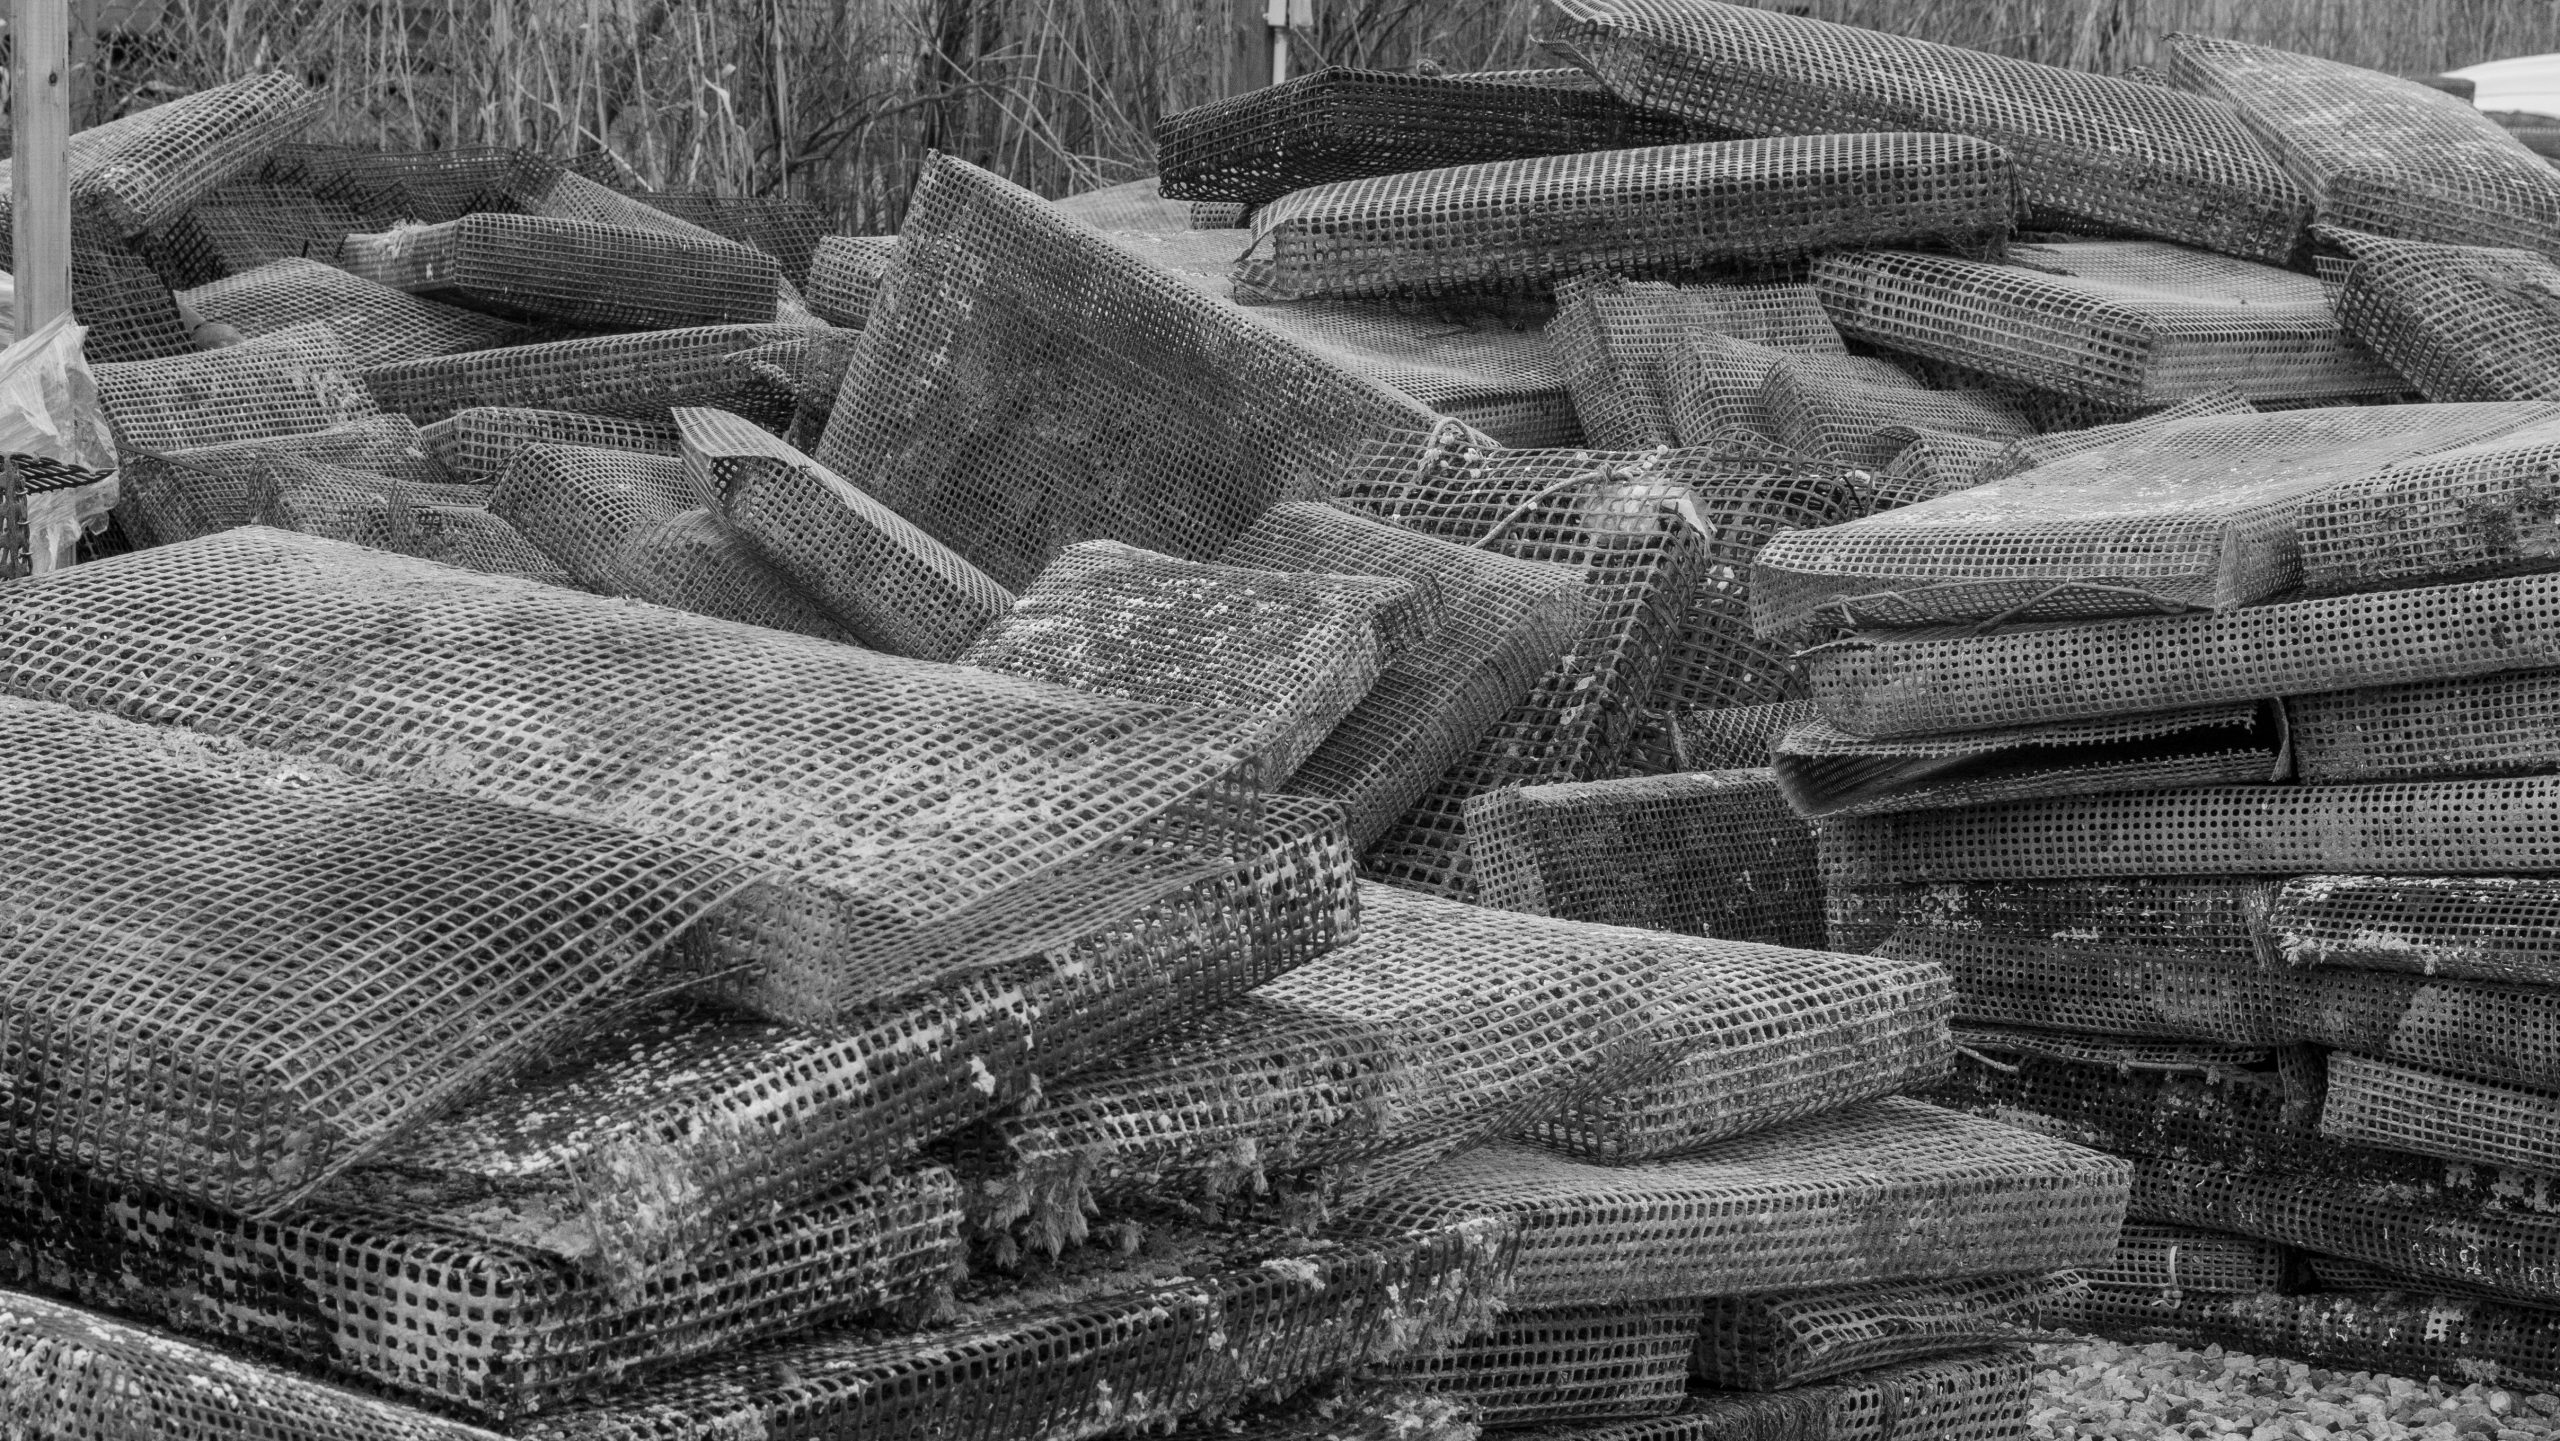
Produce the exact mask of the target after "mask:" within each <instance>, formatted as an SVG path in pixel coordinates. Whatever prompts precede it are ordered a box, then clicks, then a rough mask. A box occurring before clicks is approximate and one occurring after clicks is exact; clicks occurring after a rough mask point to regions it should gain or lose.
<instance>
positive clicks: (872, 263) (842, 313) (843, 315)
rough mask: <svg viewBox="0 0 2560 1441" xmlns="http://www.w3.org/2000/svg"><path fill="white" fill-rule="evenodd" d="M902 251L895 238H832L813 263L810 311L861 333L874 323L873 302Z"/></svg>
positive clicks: (832, 323) (877, 236) (872, 236)
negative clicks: (892, 264)
mask: <svg viewBox="0 0 2560 1441" xmlns="http://www.w3.org/2000/svg"><path fill="white" fill-rule="evenodd" d="M897 250H898V237H896V236H894V235H830V236H828V237H826V238H825V239H824V240H821V241H819V242H818V251H817V254H816V256H815V257H813V258H812V259H811V260H810V262H809V284H808V292H809V294H808V299H809V308H810V309H811V310H813V311H816V312H817V313H818V315H819V317H820V318H822V319H824V320H825V321H826V322H827V323H828V324H830V325H849V326H852V327H853V328H855V329H857V330H859V329H861V328H862V327H863V326H865V325H868V324H870V322H871V306H872V303H873V302H874V301H876V300H878V299H879V296H880V284H881V282H882V281H883V280H886V279H887V278H888V275H889V259H890V257H891V256H893V255H895V254H896V253H897Z"/></svg>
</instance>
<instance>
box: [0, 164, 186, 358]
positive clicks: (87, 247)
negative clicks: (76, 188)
mask: <svg viewBox="0 0 2560 1441" xmlns="http://www.w3.org/2000/svg"><path fill="white" fill-rule="evenodd" d="M7 164H8V162H7V161H5V160H0V170H5V169H6V168H7ZM5 210H6V202H0V211H5ZM14 244H16V234H15V231H14V230H13V229H12V228H11V226H10V225H9V224H8V223H7V221H6V219H5V218H0V245H14ZM71 314H72V318H73V319H75V320H77V321H79V323H80V324H82V325H84V326H87V327H88V329H89V333H88V335H87V336H86V337H84V338H83V339H82V340H81V342H80V347H81V352H82V354H84V355H86V356H87V357H88V359H89V362H90V363H91V364H92V365H95V364H98V363H101V362H130V361H137V360H165V359H168V358H169V357H171V356H176V355H186V354H188V353H190V352H192V351H193V350H194V349H195V342H194V341H193V340H192V339H191V338H190V337H189V335H188V333H187V327H186V325H185V323H184V321H183V320H182V319H181V318H180V317H179V315H178V302H177V300H176V299H175V298H174V297H173V296H171V295H170V293H169V286H168V284H167V282H165V281H163V280H162V279H161V278H160V276H159V275H158V274H157V273H155V272H154V271H153V270H152V268H151V265H150V262H148V261H146V260H145V259H143V257H142V256H141V254H139V253H138V252H137V251H135V250H134V248H133V247H132V245H131V244H129V243H127V242H126V241H123V240H120V239H118V238H116V236H115V235H113V234H112V233H110V231H109V228H108V226H107V224H106V222H105V221H104V220H102V219H100V218H99V217H98V216H96V215H95V214H93V213H91V212H90V211H89V210H88V209H86V208H83V207H75V208H74V209H73V211H72V214H71Z"/></svg>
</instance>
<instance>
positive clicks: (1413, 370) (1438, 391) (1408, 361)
mask: <svg viewBox="0 0 2560 1441" xmlns="http://www.w3.org/2000/svg"><path fill="white" fill-rule="evenodd" d="M1244 312H1245V314H1247V315H1249V316H1251V317H1253V318H1254V319H1255V320H1258V321H1260V322H1262V323H1263V324H1265V325H1268V326H1270V327H1271V328H1273V329H1275V330H1278V331H1280V332H1281V333H1283V334H1285V335H1291V336H1294V337H1296V338H1297V339H1299V340H1301V341H1303V342H1305V343H1306V345H1307V346H1308V347H1309V348H1310V349H1313V350H1316V351H1318V352H1321V353H1323V354H1326V355H1329V356H1331V357H1333V358H1334V359H1335V360H1336V361H1338V362H1340V363H1341V364H1342V365H1343V366H1344V367H1345V368H1347V369H1350V370H1352V371H1355V372H1357V373H1359V374H1362V375H1369V376H1374V377H1376V378H1377V379H1379V380H1381V381H1383V382H1385V383H1386V384H1387V385H1389V386H1391V387H1393V388H1394V389H1395V390H1396V391H1397V392H1399V393H1400V394H1403V395H1407V396H1410V397H1412V398H1413V399H1415V400H1417V401H1419V402H1421V403H1422V404H1424V405H1426V406H1428V407H1430V408H1431V409H1432V410H1434V411H1437V412H1438V413H1440V414H1442V415H1445V416H1448V417H1449V418H1451V419H1453V420H1458V421H1463V422H1465V423H1466V424H1468V425H1472V426H1474V427H1475V428H1476V429H1478V430H1480V431H1482V432H1484V434H1485V435H1486V436H1487V437H1488V438H1490V439H1492V440H1495V441H1497V442H1500V443H1501V444H1504V445H1510V446H1522V447H1528V446H1554V445H1571V444H1574V443H1575V442H1577V441H1579V440H1581V438H1582V422H1581V420H1580V418H1579V417H1578V416H1577V415H1576V414H1575V412H1574V408H1573V397H1572V394H1571V393H1570V392H1569V391H1568V390H1567V389H1566V386H1565V377H1564V369H1563V367H1562V365H1560V364H1559V363H1558V362H1557V360H1556V355H1555V351H1554V348H1553V347H1551V346H1550V345H1548V343H1547V340H1546V337H1545V336H1544V335H1543V334H1541V333H1539V332H1538V331H1535V330H1515V329H1513V328H1512V327H1511V326H1509V325H1508V324H1505V323H1503V322H1502V321H1500V320H1499V319H1498V318H1484V317H1479V318H1478V319H1477V320H1476V321H1474V322H1473V323H1469V324H1463V325H1460V324H1452V323H1450V322H1449V321H1448V320H1447V319H1445V318H1442V317H1433V316H1419V315H1405V314H1400V313H1398V312H1396V311H1394V310H1391V309H1389V308H1387V307H1385V306H1382V305H1376V304H1372V303H1368V302H1362V301H1335V300H1309V301H1300V302H1297V303H1294V304H1282V305H1253V306H1247V307H1244Z"/></svg>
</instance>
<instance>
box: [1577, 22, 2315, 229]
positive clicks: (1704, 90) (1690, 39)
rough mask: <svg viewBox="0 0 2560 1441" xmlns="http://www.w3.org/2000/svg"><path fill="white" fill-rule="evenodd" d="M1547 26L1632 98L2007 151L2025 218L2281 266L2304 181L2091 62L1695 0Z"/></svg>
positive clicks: (1698, 116) (2202, 117)
mask: <svg viewBox="0 0 2560 1441" xmlns="http://www.w3.org/2000/svg"><path fill="white" fill-rule="evenodd" d="M1558 8H1559V9H1560V10H1561V12H1562V15H1563V18H1564V19H1565V21H1566V23H1565V24H1564V25H1562V26H1560V27H1558V30H1557V35H1556V38H1558V39H1561V40H1564V41H1566V42H1567V43H1569V44H1571V45H1572V46H1574V48H1575V49H1576V51H1577V52H1578V53H1579V54H1580V56H1581V58H1582V60H1583V62H1584V63H1585V64H1586V65H1588V66H1589V67H1590V68H1591V70H1592V71H1593V72H1594V73H1596V74H1597V75H1599V76H1600V78H1601V79H1602V80H1604V81H1606V82H1607V83H1608V86H1609V88H1610V90H1611V91H1613V92H1614V93H1616V94H1617V95H1618V96H1619V98H1621V99H1623V100H1625V101H1627V102H1628V103H1629V104H1632V105H1640V106H1644V107H1646V108H1649V109H1657V110H1668V111H1672V112H1674V113H1676V114H1680V115H1685V116H1688V117H1689V118H1691V119H1693V120H1698V121H1703V122H1705V123H1707V124H1709V125H1713V126H1716V127H1719V128H1720V129H1722V130H1724V131H1726V132H1727V133H1731V134H1742V135H1804V134H1819V133H1824V132H1832V131H1842V130H1934V131H1950V132H1954V133H1957V134H1964V135H1973V136H1979V137H1981V138H1982V139H1984V140H1988V141H1990V142H1991V143H1993V144H1995V145H1998V146H1999V147H2000V148H2001V149H2003V150H2005V151H2007V152H2008V154H2009V155H2010V157H2011V160H2012V162H2013V164H2014V165H2015V166H2016V170H2017V176H2018V189H2019V191H2020V193H2021V197H2022V199H2023V200H2024V202H2025V211H2026V217H2025V221H2024V223H2025V224H2026V225H2027V226H2029V227H2030V228H2036V229H2044V228H2056V227H2072V228H2083V229H2085V228H2088V227H2089V226H2091V225H2096V226H2099V227H2104V228H2109V229H2116V228H2121V229H2124V230H2130V231H2133V232H2136V233H2138V234H2142V235H2150V236H2157V237H2159V238H2161V239H2165V240H2176V241H2181V242H2183V243H2185V244H2189V245H2200V246H2203V247H2205V248H2207V249H2210V250H2218V251H2222V252H2225V253H2227V254H2231V255H2240V256H2246V257H2248V258H2250V259H2254V260H2265V261H2271V262H2276V263H2281V262H2283V261H2284V260H2285V259H2287V258H2288V257H2289V256H2290V255H2291V254H2292V252H2293V249H2294V245H2295V242H2296V241H2297V240H2298V239H2299V238H2300V236H2301V232H2302V224H2303V221H2304V220H2305V219H2306V218H2307V217H2306V214H2305V211H2306V209H2307V206H2306V204H2305V202H2304V199H2303V195H2302V192H2301V191H2300V189H2298V188H2297V187H2296V186H2295V185H2294V183H2293V182H2292V181H2291V180H2289V179H2288V178H2286V176H2285V173H2284V172H2283V171H2282V170H2281V169H2279V168H2277V166H2276V164H2275V163H2274V162H2273V161H2271V160H2269V159H2268V158H2267V156H2266V154H2265V152H2263V151H2262V150H2260V149H2259V147H2258V144H2257V142H2256V141H2255V140H2254V139H2252V138H2251V137H2250V135H2249V133H2248V131H2247V130H2245V129H2244V128H2243V127H2242V126H2241V124H2240V121H2239V119H2238V117H2236V116H2234V115H2233V114H2232V112H2231V111H2230V109H2229V108H2227V107H2225V106H2222V105H2217V104H2215V103H2214V102H2213V101H2210V100H2206V99H2203V98H2201V97H2198V96H2194V95H2186V94H2180V93H2178V92H2176V91H2172V90H2165V89H2162V88H2160V87H2158V86H2153V85H2142V84H2137V83H2135V82H2132V81H2128V80H2120V79H2115V78H2113V77H2109V76H2103V75H2091V74H2085V73H2083V72H2080V71H2076V70H2064V69H2060V68H2058V67H2055V66H2050V65H2038V64H2035V63H2034V62H2032V61H2026V60H2013V59H2010V58H2008V57H2006V56H2001V55H1992V54H1987V53H1984V52H1982V51H1979V50H1966V49H1959V48H1957V47H1955V46H1952V45H1940V44H1934V43H1932V42H1929V41H1925V40H1910V39H1905V38H1903V37H1901V36H1898V35H1887V34H1884V33H1881V32H1879V31H1874V30H1862V29H1857V28H1854V27H1851V26H1847V25H1835V24H1831V23H1828V22H1825V21H1821V20H1810V19H1803V18H1800V17H1797V16H1794V15H1786V14H1779V13H1776V12H1772V11H1767V10H1759V9H1750V8H1745V7H1743V6H1740V5H1718V4H1710V3H1706V0H1561V3H1560V4H1559V7H1558Z"/></svg>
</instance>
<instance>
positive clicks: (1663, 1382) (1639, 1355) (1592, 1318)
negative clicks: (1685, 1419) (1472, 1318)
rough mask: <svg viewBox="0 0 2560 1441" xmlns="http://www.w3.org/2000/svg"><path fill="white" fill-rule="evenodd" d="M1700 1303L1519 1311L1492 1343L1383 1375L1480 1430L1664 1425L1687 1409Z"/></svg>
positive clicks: (1463, 1345) (1380, 1371)
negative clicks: (1624, 1419) (1447, 1406)
mask: <svg viewBox="0 0 2560 1441" xmlns="http://www.w3.org/2000/svg"><path fill="white" fill-rule="evenodd" d="M1698 1311H1699V1304H1698V1302H1697V1301H1696V1300H1694V1299H1688V1298H1678V1297H1675V1298H1673V1299H1670V1300H1653V1301H1636V1302H1629V1303H1625V1304H1620V1305H1609V1306H1557V1307H1535V1308H1530V1307H1516V1306H1515V1307H1513V1308H1511V1309H1509V1310H1506V1311H1505V1312H1503V1314H1502V1317H1501V1319H1500V1320H1498V1321H1496V1322H1495V1323H1494V1327H1493V1331H1492V1333H1491V1334H1489V1335H1485V1336H1479V1337H1476V1338H1474V1339H1473V1340H1468V1341H1462V1342H1460V1343H1459V1344H1457V1345H1455V1346H1451V1347H1448V1348H1445V1349H1442V1350H1436V1351H1427V1352H1422V1353H1419V1354H1415V1355H1410V1356H1407V1357H1405V1358H1404V1359H1403V1360H1401V1361H1397V1362H1393V1363H1391V1364H1389V1365H1386V1366H1381V1367H1379V1368H1377V1369H1376V1371H1375V1372H1374V1374H1375V1376H1376V1377H1377V1379H1378V1381H1379V1382H1380V1383H1381V1384H1384V1385H1387V1386H1391V1387H1394V1388H1396V1389H1397V1390H1399V1391H1404V1392H1408V1393H1411V1394H1414V1395H1418V1396H1424V1397H1433V1398H1439V1399H1444V1400H1447V1401H1449V1402H1452V1403H1454V1404H1455V1405H1457V1406H1458V1407H1459V1409H1460V1410H1461V1411H1462V1412H1463V1413H1464V1414H1465V1416H1466V1418H1467V1420H1468V1421H1469V1422H1471V1423H1473V1424H1475V1425H1478V1426H1487V1427H1506V1426H1535V1425H1539V1424H1542V1423H1548V1424H1552V1423H1556V1422H1568V1421H1595V1420H1607V1419H1610V1418H1614V1417H1620V1416H1658V1415H1663V1414H1666V1413H1668V1412H1672V1411H1676V1410H1678V1409H1679V1408H1680V1404H1681V1401H1682V1399H1683V1398H1684V1397H1685V1396H1686V1395H1687V1394H1688V1389H1689V1353H1690V1352H1691V1351H1692V1350H1694V1349H1695V1348H1696V1346H1697V1344H1698Z"/></svg>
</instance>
